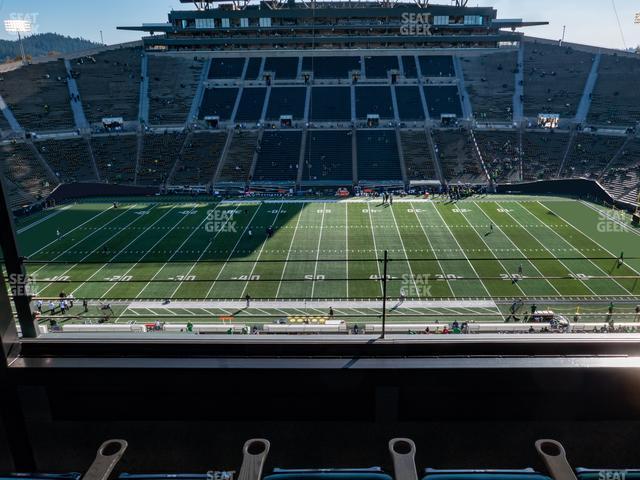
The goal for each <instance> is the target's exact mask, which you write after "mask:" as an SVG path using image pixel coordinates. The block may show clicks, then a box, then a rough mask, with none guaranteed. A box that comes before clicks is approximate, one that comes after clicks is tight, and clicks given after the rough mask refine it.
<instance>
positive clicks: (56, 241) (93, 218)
mask: <svg viewBox="0 0 640 480" xmlns="http://www.w3.org/2000/svg"><path fill="white" fill-rule="evenodd" d="M110 210H111V208H107V209H106V210H103V211H101V212H100V213H98V214H96V215H94V216H93V217H91V218H90V219H89V220H87V221H85V222H82V223H81V224H80V225H78V226H77V227H74V228H72V229H71V230H69V231H68V232H67V233H65V234H64V235H62V236H61V237H60V238H56V239H55V240H54V241H52V242H49V243H47V244H46V245H45V246H44V247H42V248H40V249H38V250H36V251H35V252H32V253H30V254H29V255H28V256H33V255H37V254H38V253H40V252H41V251H43V250H44V249H45V248H47V247H49V246H50V245H54V244H55V243H58V242H59V241H60V240H62V239H63V238H66V237H68V236H69V235H71V234H72V233H73V232H75V231H76V230H78V229H79V228H82V227H84V226H85V225H86V224H87V223H89V222H92V221H93V220H95V219H96V218H98V217H99V216H100V215H103V214H105V213H107V212H108V211H110Z"/></svg>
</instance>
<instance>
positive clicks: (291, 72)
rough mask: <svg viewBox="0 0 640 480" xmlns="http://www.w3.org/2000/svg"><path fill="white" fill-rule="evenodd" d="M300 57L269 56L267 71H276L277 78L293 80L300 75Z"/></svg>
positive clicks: (265, 67)
mask: <svg viewBox="0 0 640 480" xmlns="http://www.w3.org/2000/svg"><path fill="white" fill-rule="evenodd" d="M298 58H299V57H268V58H267V60H266V62H265V64H264V70H265V72H273V73H275V79H276V80H292V79H294V78H296V77H297V76H298Z"/></svg>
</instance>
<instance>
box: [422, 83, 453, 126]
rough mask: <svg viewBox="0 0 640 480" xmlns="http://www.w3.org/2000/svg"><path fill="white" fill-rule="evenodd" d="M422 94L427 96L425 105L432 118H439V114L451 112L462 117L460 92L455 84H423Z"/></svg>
mask: <svg viewBox="0 0 640 480" xmlns="http://www.w3.org/2000/svg"><path fill="white" fill-rule="evenodd" d="M423 88H424V94H425V96H426V97H427V107H428V108H429V115H430V116H431V118H432V119H437V120H439V119H440V116H441V115H444V114H452V115H456V116H457V117H462V106H461V105H460V93H459V92H458V86H457V85H454V86H452V85H448V86H433V85H425V86H424V87H423Z"/></svg>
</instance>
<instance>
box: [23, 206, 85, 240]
mask: <svg viewBox="0 0 640 480" xmlns="http://www.w3.org/2000/svg"><path fill="white" fill-rule="evenodd" d="M71 207H73V205H66V206H64V207H62V208H58V209H56V211H55V212H53V213H50V214H49V215H46V216H44V217H42V218H41V219H39V220H36V221H35V222H33V223H30V224H29V225H25V226H24V227H22V228H19V229H18V231H17V233H18V235H20V234H21V233H24V232H27V231H29V230H31V229H32V228H33V227H35V226H38V225H40V224H41V223H44V222H46V221H48V220H51V219H52V218H53V217H55V216H57V215H60V214H61V213H62V212H64V211H65V210H69V209H70V208H71Z"/></svg>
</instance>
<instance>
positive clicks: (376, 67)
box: [364, 56, 399, 78]
mask: <svg viewBox="0 0 640 480" xmlns="http://www.w3.org/2000/svg"><path fill="white" fill-rule="evenodd" d="M364 66H365V75H366V77H367V78H387V76H388V74H389V72H390V71H391V70H396V71H397V70H399V66H398V57H392V56H374V57H365V58H364Z"/></svg>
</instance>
